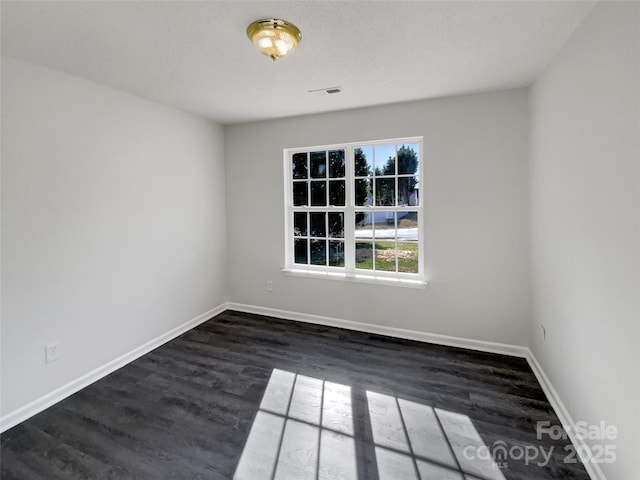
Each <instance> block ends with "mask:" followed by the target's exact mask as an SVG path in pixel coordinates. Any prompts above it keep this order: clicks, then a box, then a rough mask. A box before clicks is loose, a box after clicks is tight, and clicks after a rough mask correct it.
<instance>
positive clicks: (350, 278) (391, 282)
mask: <svg viewBox="0 0 640 480" xmlns="http://www.w3.org/2000/svg"><path fill="white" fill-rule="evenodd" d="M282 272H283V273H284V274H285V275H287V276H290V277H307V278H320V279H326V280H339V281H342V282H355V283H369V284H373V285H385V286H393V287H405V288H420V289H424V288H426V286H427V282H426V281H425V280H412V279H407V278H398V277H387V276H378V275H367V274H361V273H357V274H355V275H349V274H346V273H341V272H326V271H320V270H310V269H304V268H283V269H282Z"/></svg>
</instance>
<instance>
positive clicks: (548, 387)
mask: <svg viewBox="0 0 640 480" xmlns="http://www.w3.org/2000/svg"><path fill="white" fill-rule="evenodd" d="M527 350H528V351H529V354H528V355H527V361H528V362H529V366H530V367H531V370H533V374H534V375H535V376H536V378H537V379H538V382H539V383H540V386H541V387H542V391H543V392H544V394H545V395H546V396H547V400H549V403H550V404H551V407H552V408H553V410H554V411H555V412H556V415H557V416H558V418H559V419H560V423H562V425H563V426H566V427H569V428H568V429H565V431H567V436H568V437H569V439H570V440H571V443H573V446H574V447H575V449H576V451H577V452H582V451H585V452H589V451H591V450H590V449H589V445H588V444H587V443H586V442H585V441H584V439H583V438H578V437H576V435H575V431H576V424H575V422H574V421H573V419H572V418H571V415H569V411H568V410H567V407H565V405H564V403H563V402H562V400H561V399H560V395H558V392H557V391H556V389H555V388H554V387H553V385H552V383H551V380H549V377H547V375H546V374H545V373H544V370H543V369H542V366H541V365H540V364H539V363H538V360H537V359H536V357H535V356H534V355H533V352H532V351H531V350H529V349H527ZM582 464H583V465H584V468H585V469H586V470H587V473H588V474H589V477H591V479H592V480H607V477H606V476H605V474H604V472H603V471H602V469H601V468H600V465H599V464H598V463H595V462H593V461H589V462H583V463H582Z"/></svg>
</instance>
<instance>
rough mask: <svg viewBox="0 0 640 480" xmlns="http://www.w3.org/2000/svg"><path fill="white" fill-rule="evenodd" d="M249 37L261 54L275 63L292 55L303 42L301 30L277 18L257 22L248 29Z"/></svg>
mask: <svg viewBox="0 0 640 480" xmlns="http://www.w3.org/2000/svg"><path fill="white" fill-rule="evenodd" d="M247 37H249V39H250V40H251V42H252V43H253V45H254V47H256V48H257V49H258V51H259V52H260V53H262V54H263V55H266V56H267V57H269V58H270V59H271V60H273V61H275V60H277V59H278V58H280V57H284V56H285V55H287V54H289V53H291V52H292V51H293V50H294V49H295V48H296V47H297V46H298V42H300V40H302V33H300V29H299V28H298V27H296V26H295V25H294V24H293V23H289V22H287V21H286V20H278V19H277V18H263V19H262V20H256V21H255V22H253V23H252V24H251V25H249V26H248V27H247Z"/></svg>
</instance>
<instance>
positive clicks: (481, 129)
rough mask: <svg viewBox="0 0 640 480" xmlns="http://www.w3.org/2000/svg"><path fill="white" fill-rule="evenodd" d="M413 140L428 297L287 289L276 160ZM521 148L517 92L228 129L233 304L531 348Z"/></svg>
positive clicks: (379, 290) (307, 283)
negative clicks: (269, 286) (286, 153)
mask: <svg viewBox="0 0 640 480" xmlns="http://www.w3.org/2000/svg"><path fill="white" fill-rule="evenodd" d="M343 94H344V95H348V90H345V92H344V93H343ZM318 101H322V98H321V97H319V100H318ZM417 135H423V136H424V139H425V140H424V156H425V164H424V173H425V179H424V183H422V182H421V183H422V184H423V185H425V188H424V189H421V192H420V193H421V196H422V199H423V200H424V205H425V232H426V236H425V239H426V249H425V250H426V251H425V255H426V257H425V258H426V262H425V263H426V270H427V272H426V273H427V277H428V279H429V285H428V286H427V288H426V289H424V290H418V289H409V288H402V287H389V286H378V285H369V284H354V283H348V282H340V281H331V280H324V279H314V278H298V277H285V276H284V275H283V274H282V273H281V271H280V270H281V268H282V267H283V265H284V246H283V245H284V234H283V228H284V227H283V225H284V218H283V217H284V212H283V202H284V200H283V188H284V187H283V171H282V169H283V166H282V165H283V161H282V150H283V148H286V147H300V146H312V145H321V144H331V143H338V142H349V141H366V140H376V139H386V138H393V137H404V136H417ZM527 137H528V104H527V91H526V90H524V89H521V90H511V91H503V92H497V93H487V94H479V95H468V96H463V97H454V98H445V99H437V100H430V101H421V102H413V103H407V104H398V105H390V106H383V107H374V108H368V109H360V110H350V111H344V112H336V113H329V114H321V115H313V116H304V117H298V118H289V119H282V120H275V121H270V122H256V123H250V124H243V125H235V126H228V127H225V158H226V162H227V203H228V205H229V209H228V211H229V216H228V220H227V221H228V244H229V251H228V252H229V253H228V259H229V260H228V261H229V282H230V298H231V300H232V301H234V302H239V303H244V304H250V305H258V306H263V307H271V308H277V309H283V310H289V311H294V312H301V313H309V314H315V315H323V316H329V317H335V318H339V319H346V320H352V321H358V322H366V323H370V324H374V325H384V326H392V327H399V328H406V329H412V330H417V331H422V332H431V333H438V334H445V335H453V336H459V337H467V338H473V339H480V340H487V341H495V342H505V343H511V344H517V345H526V344H527V343H528V321H529V239H528V237H529V231H528V195H529V192H528V163H527V161H528V140H527ZM267 280H273V282H274V292H273V293H268V292H267V291H266V281H267Z"/></svg>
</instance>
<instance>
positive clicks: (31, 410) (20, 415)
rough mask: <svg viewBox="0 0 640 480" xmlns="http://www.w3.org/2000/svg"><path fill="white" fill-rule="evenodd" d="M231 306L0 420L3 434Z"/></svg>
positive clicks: (197, 319) (217, 309)
mask: <svg viewBox="0 0 640 480" xmlns="http://www.w3.org/2000/svg"><path fill="white" fill-rule="evenodd" d="M227 308H228V307H227V304H226V303H223V304H222V305H218V306H217V307H215V308H213V309H211V310H209V311H208V312H204V313H203V314H201V315H198V316H197V317H195V318H193V319H191V320H189V321H188V322H185V323H183V324H182V325H180V326H178V327H176V328H174V329H172V330H169V331H168V332H167V333H164V334H162V335H160V336H159V337H156V338H154V339H153V340H150V341H149V342H147V343H145V344H144V345H140V346H139V347H137V348H134V349H133V350H131V351H130V352H128V353H125V354H124V355H121V356H119V357H118V358H115V359H113V360H111V361H110V362H108V363H106V364H104V365H102V366H100V367H98V368H96V369H94V370H92V371H90V372H88V373H85V374H84V375H82V376H81V377H79V378H76V379H75V380H72V381H71V382H69V383H67V384H66V385H63V386H61V387H59V388H56V389H55V390H53V391H51V392H49V393H47V394H46V395H43V396H42V397H40V398H38V399H36V400H34V401H32V402H30V403H28V404H27V405H25V406H23V407H20V408H18V409H16V410H14V411H12V412H10V413H8V414H6V415H4V416H3V417H1V418H0V432H4V431H5V430H8V429H9V428H11V427H13V426H15V425H17V424H18V423H20V422H23V421H24V420H26V419H27V418H29V417H32V416H33V415H35V414H37V413H40V412H41V411H43V410H45V409H47V408H49V407H50V406H52V405H54V404H56V403H58V402H59V401H61V400H63V399H65V398H67V397H68V396H70V395H73V394H74V393H76V392H77V391H79V390H82V389H83V388H85V387H87V386H89V385H91V384H92V383H94V382H95V381H97V380H100V379H101V378H103V377H106V376H107V375H109V374H110V373H112V372H114V371H116V370H118V369H119V368H121V367H124V366H125V365H126V364H128V363H131V362H133V361H134V360H135V359H136V358H139V357H141V356H142V355H145V354H147V353H149V352H150V351H151V350H153V349H155V348H158V347H159V346H160V345H163V344H165V343H167V342H168V341H169V340H173V339H174V338H176V337H178V336H180V335H182V334H183V333H185V332H187V331H189V330H191V329H192V328H195V327H197V326H198V325H200V324H201V323H204V322H206V321H207V320H209V319H210V318H211V317H214V316H216V315H218V314H219V313H222V312H224V311H225V310H227Z"/></svg>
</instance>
